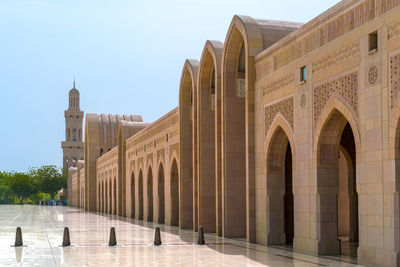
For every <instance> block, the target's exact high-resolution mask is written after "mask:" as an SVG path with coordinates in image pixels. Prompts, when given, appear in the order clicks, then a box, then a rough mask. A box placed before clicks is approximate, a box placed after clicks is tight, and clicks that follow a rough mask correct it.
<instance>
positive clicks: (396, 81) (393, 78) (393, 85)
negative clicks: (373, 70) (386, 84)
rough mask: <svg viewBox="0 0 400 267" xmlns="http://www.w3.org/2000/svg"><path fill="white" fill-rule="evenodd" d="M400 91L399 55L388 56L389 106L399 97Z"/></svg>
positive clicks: (392, 105)
mask: <svg viewBox="0 0 400 267" xmlns="http://www.w3.org/2000/svg"><path fill="white" fill-rule="evenodd" d="M399 91H400V55H397V56H393V57H391V58H390V107H391V108H393V107H394V105H395V104H396V101H397V100H398V99H399Z"/></svg>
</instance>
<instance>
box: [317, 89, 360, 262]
mask: <svg viewBox="0 0 400 267" xmlns="http://www.w3.org/2000/svg"><path fill="white" fill-rule="evenodd" d="M356 117H357V116H356V114H355V113H354V112H353V110H352V109H351V108H350V107H349V106H348V105H347V104H346V103H345V102H344V101H342V100H341V99H340V98H339V97H336V96H334V97H331V98H330V99H329V101H328V104H327V105H326V107H325V108H324V110H323V111H322V113H321V115H320V117H319V119H318V122H317V124H316V129H315V138H314V148H313V150H314V151H313V155H314V159H315V161H314V166H315V169H316V192H315V193H316V201H317V203H316V206H317V209H316V216H315V220H316V224H317V225H318V226H317V229H318V230H317V233H316V234H317V239H318V253H320V254H327V255H337V254H340V252H341V250H340V242H341V241H340V240H339V236H338V231H339V225H338V224H339V223H340V221H339V219H338V214H339V212H338V209H339V203H338V194H339V190H340V188H339V179H340V177H339V175H340V169H339V168H340V166H339V156H340V151H341V145H342V142H343V137H344V136H346V139H347V140H350V143H349V144H350V145H347V146H348V147H347V149H349V150H348V151H349V152H351V154H352V155H353V159H352V164H354V166H350V168H351V169H353V170H354V172H355V173H354V175H352V176H351V177H352V178H353V180H352V181H349V184H352V192H354V193H352V199H354V201H353V200H352V201H350V206H349V209H350V210H351V211H352V214H351V216H353V218H355V219H354V220H353V221H356V220H357V218H358V205H357V202H358V196H357V192H356V190H355V185H356V183H357V182H356V180H359V178H357V179H356V176H357V175H358V173H357V172H356V171H355V170H356V169H357V164H358V161H359V158H360V157H359V152H360V131H359V126H358V122H357V119H356ZM346 179H350V177H348V178H346ZM352 227H353V228H352V229H351V231H350V232H352V233H353V234H351V236H350V238H351V239H350V241H352V242H356V241H358V222H357V224H353V225H352ZM353 239H354V240H353Z"/></svg>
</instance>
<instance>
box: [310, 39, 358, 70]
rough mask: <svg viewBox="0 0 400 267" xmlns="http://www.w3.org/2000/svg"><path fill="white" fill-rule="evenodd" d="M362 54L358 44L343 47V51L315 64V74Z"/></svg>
mask: <svg viewBox="0 0 400 267" xmlns="http://www.w3.org/2000/svg"><path fill="white" fill-rule="evenodd" d="M359 53H360V45H359V43H358V42H356V43H354V44H352V45H351V46H347V47H343V48H342V49H340V50H338V51H336V52H334V53H332V54H330V55H328V56H326V57H323V58H321V59H319V60H318V61H315V62H313V69H312V70H313V73H316V72H319V71H321V70H324V69H326V68H328V67H330V66H332V65H335V64H338V63H340V62H342V61H344V60H346V59H348V58H350V57H353V56H356V55H358V54H359Z"/></svg>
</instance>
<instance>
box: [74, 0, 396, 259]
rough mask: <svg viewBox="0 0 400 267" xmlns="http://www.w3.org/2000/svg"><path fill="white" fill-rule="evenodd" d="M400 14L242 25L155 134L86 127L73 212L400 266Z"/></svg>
mask: <svg viewBox="0 0 400 267" xmlns="http://www.w3.org/2000/svg"><path fill="white" fill-rule="evenodd" d="M399 5H400V2H399V1H395V0H385V1H383V0H375V1H372V0H357V1H355V0H345V1H342V2H340V3H339V4H338V5H337V6H335V8H332V9H330V10H328V11H326V12H325V13H323V14H321V15H320V16H319V17H318V18H317V19H315V20H313V21H311V22H309V23H306V24H304V25H301V24H298V23H292V22H282V21H270V20H256V19H253V18H251V17H246V16H234V17H233V19H232V22H231V25H230V27H229V29H228V32H227V35H226V39H225V42H219V41H207V42H206V43H205V46H204V49H203V52H202V54H201V58H200V60H199V61H198V60H186V62H185V63H184V66H183V70H182V75H181V80H180V88H179V106H178V107H177V108H175V109H174V110H172V111H170V112H169V113H167V114H166V115H164V116H163V117H161V118H160V119H158V120H157V121H155V122H153V123H144V122H143V121H142V119H141V117H140V116H137V115H131V116H116V115H104V114H102V115H97V114H87V116H86V122H85V136H84V139H85V142H84V152H85V153H84V159H85V161H84V162H80V161H79V162H78V164H77V166H76V167H71V168H70V169H69V179H70V180H71V181H70V182H69V185H70V186H71V188H70V190H69V199H70V204H71V205H73V206H78V207H82V208H85V209H87V210H90V211H98V212H104V213H112V214H116V215H120V216H127V217H134V218H137V219H140V220H146V221H153V222H156V223H165V224H168V225H176V226H179V227H180V228H185V229H193V230H194V231H197V229H198V227H199V226H203V227H204V230H205V231H206V232H207V233H214V234H215V235H220V236H224V237H231V238H246V239H247V241H248V242H254V243H259V244H264V245H278V246H281V245H284V246H292V247H293V248H294V249H295V250H297V251H304V252H307V253H314V254H323V255H346V256H349V257H353V258H358V260H359V262H362V263H368V264H372V265H379V266H399V264H400V226H399V221H400V197H399V190H400V175H399V173H400V122H399V121H400V15H399V14H400V7H399Z"/></svg>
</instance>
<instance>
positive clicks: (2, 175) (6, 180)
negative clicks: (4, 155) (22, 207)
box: [0, 172, 15, 204]
mask: <svg viewBox="0 0 400 267" xmlns="http://www.w3.org/2000/svg"><path fill="white" fill-rule="evenodd" d="M11 176H12V174H11V173H7V172H0V203H2V204H14V198H15V194H14V192H13V191H12V190H11ZM10 202H11V203H10Z"/></svg>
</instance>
